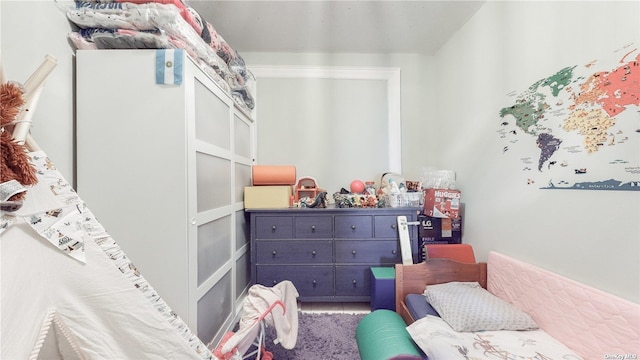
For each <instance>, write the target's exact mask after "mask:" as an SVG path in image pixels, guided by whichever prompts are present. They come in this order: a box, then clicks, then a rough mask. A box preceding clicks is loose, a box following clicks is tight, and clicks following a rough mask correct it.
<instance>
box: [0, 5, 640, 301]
mask: <svg viewBox="0 0 640 360" xmlns="http://www.w3.org/2000/svg"><path fill="white" fill-rule="evenodd" d="M639 18H640V5H639V3H638V2H637V1H627V2H622V3H613V2H605V1H602V2H599V1H579V2H568V1H556V2H521V1H515V2H503V1H499V2H493V1H490V2H488V3H486V4H485V5H484V6H483V8H482V9H481V10H480V11H479V12H478V13H477V14H476V15H475V16H474V17H473V18H472V19H471V20H470V21H469V22H468V23H467V24H466V25H465V26H464V27H463V28H462V29H461V30H460V31H459V32H458V33H457V34H456V35H455V36H454V37H453V38H452V39H451V40H450V41H449V42H448V43H447V44H446V45H445V46H444V47H443V48H442V49H441V50H440V52H439V53H438V54H437V56H436V57H424V56H418V55H411V54H400V55H399V54H394V55H354V54H343V55H334V56H329V55H326V54H257V53H247V54H244V53H243V54H242V55H243V57H244V58H245V60H247V63H248V64H249V65H251V64H256V65H314V66H367V67H384V66H387V67H399V68H400V69H401V76H402V79H401V83H402V85H401V86H402V139H403V143H402V156H403V164H402V168H403V173H404V174H405V176H407V177H417V176H419V175H420V173H421V169H422V167H423V166H425V165H434V166H438V167H442V168H448V169H454V170H456V172H457V174H458V179H459V183H460V187H461V189H462V190H463V198H464V202H465V203H466V215H467V216H466V218H465V234H464V241H465V242H469V243H471V244H473V245H474V247H475V248H476V251H477V253H478V257H479V258H481V259H484V258H486V255H487V252H488V251H489V250H498V251H501V252H504V253H506V254H510V255H513V256H516V257H518V258H521V259H524V260H527V261H530V262H532V263H534V264H537V265H539V266H541V267H544V268H547V269H550V270H552V271H556V272H559V273H561V274H564V275H565V276H568V277H570V278H573V279H576V280H578V281H582V282H585V283H587V284H589V285H592V286H595V287H597V288H600V289H603V290H605V291H608V292H611V293H613V294H616V295H619V296H622V297H625V298H628V299H630V300H632V301H635V302H640V221H638V219H640V193H638V192H633V193H632V192H613V191H608V192H607V191H605V192H603V191H554V192H552V193H551V192H548V191H547V192H545V191H542V190H532V189H530V188H528V187H524V186H522V185H521V184H516V183H514V182H513V181H509V177H510V176H513V173H512V171H510V170H509V169H506V168H505V167H504V162H503V160H502V158H501V157H500V155H501V154H500V151H499V149H498V148H497V146H498V142H497V140H496V134H495V127H494V126H493V124H494V123H495V121H496V117H497V113H498V111H499V109H500V108H502V107H503V106H504V105H505V104H504V99H505V93H506V92H507V91H510V90H513V89H523V88H524V87H526V86H528V85H529V84H531V83H532V82H533V81H536V80H538V79H540V78H542V77H544V76H547V75H548V74H549V73H551V72H554V71H557V70H558V68H559V67H561V66H565V65H566V64H577V63H581V62H583V61H588V60H592V59H598V58H600V57H602V55H603V54H609V53H610V52H611V51H612V50H614V49H616V48H618V47H619V46H621V45H622V44H626V43H629V42H634V43H635V44H638V46H640V39H638V38H639V37H640V29H639V27H638V19H639ZM543 19H544V20H543ZM0 21H1V24H0V29H1V34H0V36H1V43H0V49H1V51H2V52H1V56H2V60H3V64H4V66H5V68H6V72H7V75H8V77H9V78H10V79H15V80H18V81H24V80H26V78H27V77H28V76H29V75H30V74H31V72H32V71H33V70H34V69H35V68H36V67H37V66H38V65H39V64H40V62H41V61H42V59H43V58H44V55H45V54H47V53H50V54H52V55H54V56H56V57H57V58H58V67H57V68H56V69H55V70H54V73H53V74H52V75H51V77H50V78H49V80H48V81H47V85H46V87H45V91H44V93H43V94H42V97H41V102H40V104H39V106H38V108H37V113H36V118H35V123H34V128H33V134H34V137H35V139H36V140H37V141H38V142H39V143H40V145H41V146H42V148H44V149H45V150H46V152H47V153H48V154H49V156H50V157H51V158H52V160H53V161H54V162H55V163H56V164H57V166H58V168H59V169H60V170H61V172H62V174H63V175H64V176H65V177H66V178H67V179H69V180H71V179H72V176H73V151H74V147H73V122H72V121H73V116H72V115H73V82H74V80H73V71H72V70H73V66H72V64H73V62H72V61H73V55H72V52H71V48H70V46H69V45H68V44H67V40H66V35H67V33H68V32H69V30H70V27H69V25H68V23H67V21H66V18H65V17H64V14H63V13H62V12H61V10H60V9H59V8H58V7H56V4H55V3H54V2H53V1H9V0H2V1H0ZM36 25H37V26H36ZM451 134H454V135H451ZM449 140H450V141H449Z"/></svg>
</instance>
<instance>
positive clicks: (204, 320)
mask: <svg viewBox="0 0 640 360" xmlns="http://www.w3.org/2000/svg"><path fill="white" fill-rule="evenodd" d="M218 90H219V89H218V88H217V87H214V86H207V85H205V83H203V82H200V81H195V84H194V98H195V104H196V106H195V111H194V115H195V138H196V141H195V144H196V149H195V151H196V154H195V165H196V188H197V196H196V203H197V206H196V208H197V217H196V218H197V237H196V238H197V244H196V245H195V247H196V249H197V253H196V255H195V257H196V263H197V266H196V276H195V278H196V279H197V283H196V286H195V287H196V290H195V292H196V294H197V296H195V301H196V302H197V304H196V306H197V332H198V336H199V337H200V338H201V339H206V340H209V339H213V338H214V337H216V336H217V335H218V332H219V331H220V329H222V328H224V324H225V321H226V320H227V318H228V316H229V314H232V313H233V301H232V300H233V293H232V291H231V290H232V288H233V287H232V286H231V281H232V277H231V273H232V271H231V270H232V264H233V262H232V261H231V259H232V256H233V252H232V247H233V232H234V230H235V229H234V228H235V221H233V217H234V216H235V215H234V213H233V207H232V206H231V203H232V193H233V192H234V190H233V183H232V181H233V179H232V176H233V161H232V151H231V150H232V142H231V139H232V137H231V134H232V128H231V116H232V112H231V111H232V103H231V102H225V101H223V100H222V99H225V98H223V97H218V96H216V94H215V93H214V92H215V91H218Z"/></svg>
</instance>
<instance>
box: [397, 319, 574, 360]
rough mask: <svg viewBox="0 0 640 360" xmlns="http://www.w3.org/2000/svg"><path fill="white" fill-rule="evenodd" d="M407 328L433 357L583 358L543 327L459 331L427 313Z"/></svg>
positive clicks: (538, 359)
mask: <svg viewBox="0 0 640 360" xmlns="http://www.w3.org/2000/svg"><path fill="white" fill-rule="evenodd" d="M407 331H408V332H409V334H410V335H411V337H412V338H413V340H414V341H415V342H416V344H418V346H419V347H420V349H422V351H424V353H425V354H427V356H429V359H437V360H440V359H446V360H455V359H507V360H516V359H518V360H525V359H531V360H534V359H535V360H540V359H563V360H577V359H581V358H580V357H579V356H578V355H576V354H575V353H574V352H572V351H571V350H569V348H567V347H566V346H564V345H563V344H562V343H560V342H559V341H557V340H555V339H554V338H552V337H551V336H550V335H548V334H547V333H545V332H544V331H543V330H526V331H514V330H500V331H477V332H457V331H455V330H453V329H452V328H451V326H449V325H448V324H447V323H446V322H445V321H444V320H442V319H441V318H439V317H437V316H431V315H427V317H424V318H422V319H420V320H417V321H416V322H414V323H413V324H411V325H409V326H408V327H407Z"/></svg>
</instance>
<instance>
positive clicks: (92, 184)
mask: <svg viewBox="0 0 640 360" xmlns="http://www.w3.org/2000/svg"><path fill="white" fill-rule="evenodd" d="M181 56H183V58H182V60H183V64H184V67H183V72H182V73H183V81H182V84H180V85H164V84H156V51H155V50H89V51H78V52H77V59H76V61H77V63H76V69H77V71H76V85H77V88H76V91H77V97H76V98H77V104H76V106H77V190H78V194H79V195H80V196H81V197H82V198H83V199H84V201H85V202H86V203H87V205H88V206H90V207H91V209H92V210H93V212H94V214H95V215H96V217H97V218H98V220H99V221H100V222H101V223H102V224H103V225H104V227H105V228H106V230H107V231H108V232H109V233H110V234H111V236H112V237H113V238H114V239H115V240H116V241H117V242H118V243H119V244H120V246H121V247H122V249H123V250H124V251H125V253H127V254H128V256H129V257H130V259H131V260H132V262H133V263H134V264H135V265H136V267H137V269H138V270H139V271H140V272H141V273H142V274H143V275H144V276H145V277H146V278H147V279H148V280H149V282H150V284H151V285H152V286H153V287H154V288H155V289H156V290H157V291H158V292H159V293H160V296H162V297H163V298H164V299H165V301H166V302H167V303H168V304H169V306H171V307H172V308H173V310H174V311H175V312H176V313H177V314H178V315H179V316H180V317H181V318H182V319H183V320H184V321H185V322H187V324H189V326H190V328H191V329H192V331H194V332H195V333H196V334H197V335H198V337H200V339H202V340H203V341H204V342H205V343H208V342H210V341H212V340H214V341H216V342H217V340H219V339H220V338H221V337H222V335H223V333H224V331H225V330H226V329H228V328H229V326H231V325H232V322H233V318H234V316H235V314H236V313H237V311H238V310H239V307H240V306H241V301H242V299H243V297H244V295H245V294H246V290H247V288H248V286H249V283H250V278H251V274H250V267H249V266H250V256H249V253H248V250H249V244H248V238H249V233H248V227H247V222H246V219H245V215H244V208H243V188H244V186H248V185H250V183H251V166H252V165H253V164H254V159H255V123H254V121H253V120H252V119H251V118H250V117H249V116H247V115H246V114H245V113H244V112H243V111H241V110H240V109H239V108H238V107H237V106H235V105H234V102H233V100H232V98H231V97H230V96H229V95H228V94H227V93H226V92H225V91H223V90H221V89H220V88H219V87H218V86H217V85H216V83H215V82H214V81H212V79H211V78H210V77H209V76H208V75H207V74H206V73H205V72H203V71H202V70H201V69H200V68H199V67H198V66H197V65H196V64H195V63H194V62H193V61H192V60H191V59H190V58H188V57H187V56H186V55H181Z"/></svg>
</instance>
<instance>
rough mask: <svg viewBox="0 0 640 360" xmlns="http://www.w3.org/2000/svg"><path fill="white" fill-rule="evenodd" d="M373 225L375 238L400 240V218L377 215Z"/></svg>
mask: <svg viewBox="0 0 640 360" xmlns="http://www.w3.org/2000/svg"><path fill="white" fill-rule="evenodd" d="M407 218H409V217H407ZM409 221H410V220H409ZM373 223H374V227H373V236H375V237H377V238H395V239H399V238H400V236H399V235H398V216H394V215H377V216H374V218H373Z"/></svg>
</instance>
